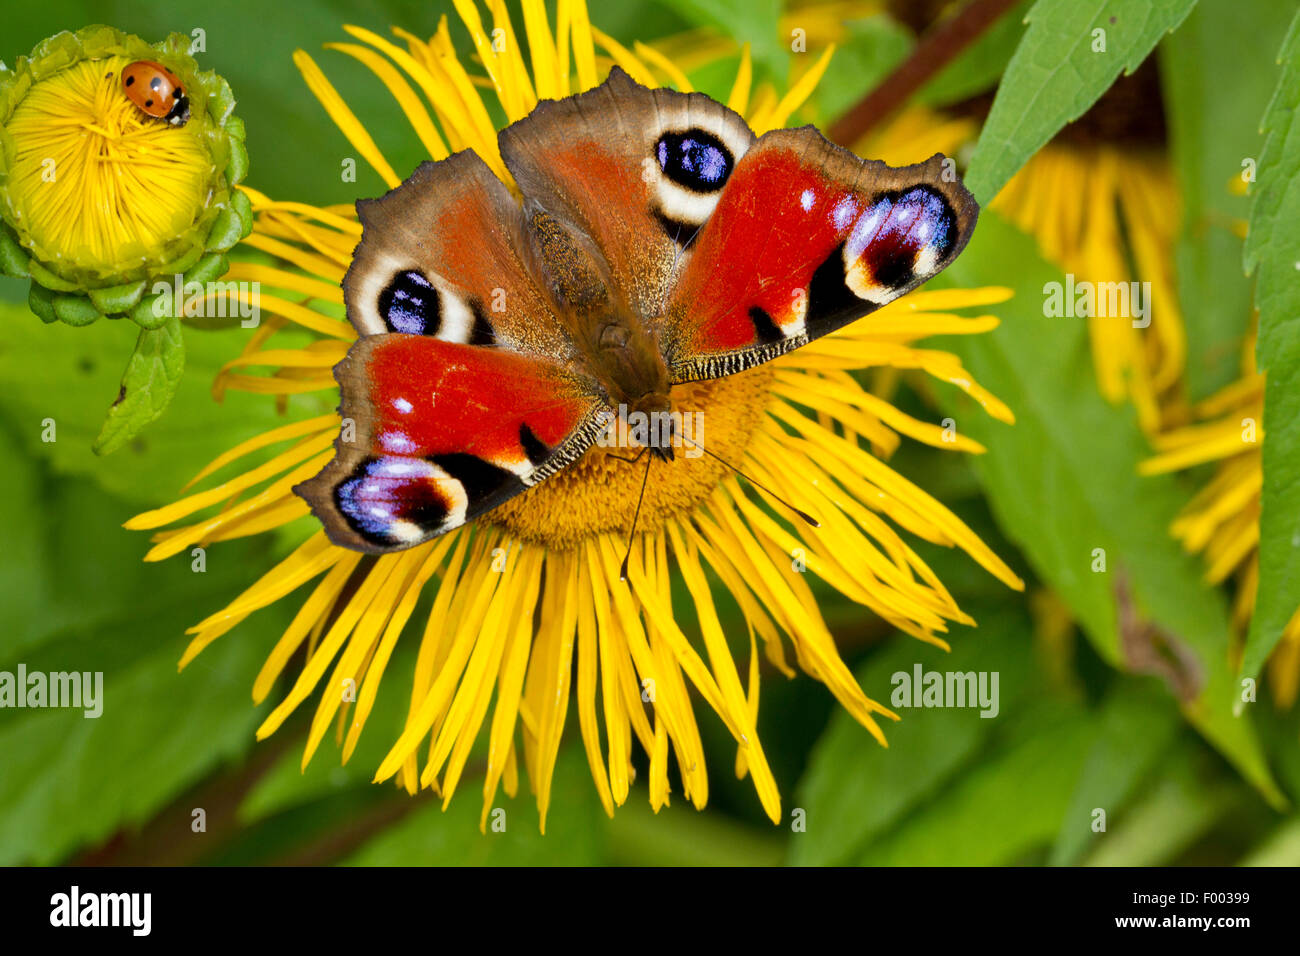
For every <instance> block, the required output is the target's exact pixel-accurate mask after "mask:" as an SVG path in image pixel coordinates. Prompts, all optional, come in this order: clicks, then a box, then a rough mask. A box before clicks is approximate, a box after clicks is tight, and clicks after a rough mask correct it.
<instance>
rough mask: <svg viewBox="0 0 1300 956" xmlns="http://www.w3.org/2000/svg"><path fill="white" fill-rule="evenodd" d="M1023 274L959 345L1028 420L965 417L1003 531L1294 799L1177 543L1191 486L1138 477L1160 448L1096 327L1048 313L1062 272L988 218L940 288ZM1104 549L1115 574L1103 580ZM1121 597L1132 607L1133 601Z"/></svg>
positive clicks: (1114, 641)
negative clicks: (1242, 712) (1117, 379)
mask: <svg viewBox="0 0 1300 956" xmlns="http://www.w3.org/2000/svg"><path fill="white" fill-rule="evenodd" d="M1008 279H1010V280H1012V285H1013V287H1014V291H1015V296H1014V298H1012V299H1011V300H1010V301H1009V302H1006V303H1003V304H1001V305H999V306H997V308H996V312H997V314H998V315H999V316H1000V317H1001V318H1002V325H1001V326H1000V327H999V328H997V329H996V330H994V331H993V332H991V333H989V334H987V335H976V336H969V337H961V338H954V339H950V340H947V341H946V342H945V343H944V344H945V347H947V348H950V349H952V350H953V351H955V352H957V353H958V354H960V355H961V356H962V357H963V359H964V360H965V363H966V367H967V369H968V370H969V371H970V372H971V373H972V375H973V376H974V377H975V378H976V380H978V381H979V382H980V384H981V385H983V386H984V387H985V388H987V389H989V390H990V391H992V392H993V393H994V394H995V395H997V396H998V397H999V398H1001V399H1002V400H1003V401H1004V402H1006V403H1007V404H1008V405H1009V406H1010V407H1011V408H1012V410H1013V411H1014V412H1015V413H1016V424H1015V425H1014V426H1007V425H1003V424H1000V423H998V422H995V421H993V420H991V419H989V418H988V416H986V415H984V414H982V413H981V412H979V411H978V410H976V409H975V408H974V407H973V406H971V405H970V404H969V403H967V407H968V412H966V413H964V414H962V415H961V417H958V418H957V425H958V428H961V429H964V430H966V431H967V432H969V433H970V435H971V437H973V438H975V439H976V440H977V441H980V442H982V443H983V444H984V445H985V446H986V447H987V448H988V453H987V454H985V455H981V456H979V458H977V459H976V460H975V464H976V470H977V473H978V474H979V475H980V479H981V482H982V483H983V485H984V488H985V490H986V491H987V493H988V495H989V499H990V502H991V504H992V507H993V511H994V514H995V515H996V516H997V518H998V522H999V524H1000V525H1001V526H1002V528H1003V530H1004V531H1005V532H1006V534H1007V536H1008V537H1010V538H1011V539H1012V540H1013V541H1015V542H1016V543H1017V544H1018V545H1019V546H1020V548H1021V549H1022V550H1023V551H1024V553H1025V556H1026V557H1027V558H1028V559H1029V562H1030V564H1031V565H1032V566H1033V568H1034V570H1035V571H1036V572H1037V574H1038V575H1039V577H1041V578H1042V579H1043V580H1044V581H1045V582H1046V583H1047V584H1049V585H1050V586H1051V587H1052V588H1053V589H1055V590H1056V591H1057V592H1058V593H1059V594H1060V596H1061V597H1062V598H1063V599H1064V600H1065V601H1066V602H1067V603H1068V604H1069V605H1070V607H1071V609H1072V610H1073V612H1074V614H1075V616H1076V617H1077V619H1078V620H1079V623H1080V624H1081V625H1082V627H1083V630H1084V632H1085V633H1086V634H1087V636H1088V638H1089V639H1090V640H1091V641H1092V643H1093V645H1094V647H1096V648H1097V651H1098V652H1099V653H1100V654H1101V655H1102V657H1103V658H1104V659H1105V660H1106V661H1108V662H1109V663H1110V664H1112V665H1113V666H1117V667H1122V668H1128V667H1131V666H1134V662H1135V657H1134V655H1135V654H1138V655H1143V654H1150V653H1152V652H1154V653H1156V654H1157V655H1159V659H1162V660H1164V661H1165V666H1166V667H1167V668H1169V669H1171V670H1172V672H1173V674H1175V675H1179V678H1178V679H1179V680H1182V681H1185V682H1187V681H1190V683H1189V684H1186V685H1185V686H1187V687H1189V688H1191V687H1199V692H1198V693H1197V694H1196V696H1195V698H1194V699H1191V700H1185V701H1184V704H1183V709H1184V712H1185V713H1186V715H1187V717H1188V719H1189V720H1190V721H1191V722H1192V723H1193V725H1194V726H1196V727H1197V728H1198V729H1199V730H1200V731H1201V733H1203V734H1204V735H1205V736H1206V737H1207V738H1208V739H1209V740H1210V741H1211V743H1213V744H1214V745H1215V746H1216V747H1218V748H1219V749H1220V750H1221V751H1222V752H1223V753H1224V755H1225V756H1227V757H1228V759H1229V760H1230V761H1232V762H1233V763H1234V765H1236V767H1237V769H1238V770H1239V771H1240V772H1241V773H1242V775H1243V776H1245V777H1246V778H1247V779H1248V780H1250V781H1251V783H1253V784H1254V785H1255V786H1256V787H1257V788H1259V790H1260V791H1261V793H1263V794H1264V795H1265V796H1266V797H1267V798H1268V799H1270V800H1271V801H1273V802H1274V803H1275V804H1281V803H1283V802H1284V798H1283V797H1282V795H1281V793H1280V791H1279V790H1278V789H1277V786H1276V784H1275V783H1274V782H1273V778H1272V775H1271V774H1270V772H1269V770H1268V768H1267V766H1266V765H1265V762H1264V759H1263V755H1262V752H1261V749H1260V746H1259V742H1258V740H1257V738H1256V735H1255V732H1254V730H1253V728H1252V727H1251V726H1250V724H1248V723H1247V722H1246V721H1243V720H1240V719H1238V718H1237V717H1236V716H1234V714H1233V703H1234V701H1235V699H1236V693H1237V684H1236V679H1235V675H1234V674H1232V673H1231V672H1230V671H1229V669H1228V664H1227V661H1228V642H1229V633H1230V629H1229V622H1228V614H1227V608H1226V606H1225V601H1224V597H1223V595H1222V594H1221V593H1220V592H1219V591H1217V590H1215V589H1213V588H1210V587H1209V586H1207V585H1206V584H1205V583H1204V582H1203V580H1202V569H1201V566H1200V563H1199V561H1198V560H1197V559H1196V558H1194V557H1193V556H1191V555H1188V554H1185V553H1184V552H1183V551H1182V549H1181V548H1180V547H1179V546H1178V545H1177V544H1176V543H1175V542H1174V540H1173V539H1172V538H1171V537H1170V536H1169V533H1168V528H1169V524H1170V523H1171V522H1172V521H1173V519H1174V517H1175V515H1177V513H1178V511H1179V510H1180V508H1181V507H1182V506H1183V505H1184V504H1185V501H1186V498H1185V495H1184V494H1183V491H1182V488H1181V486H1180V485H1179V484H1178V483H1177V482H1176V480H1175V479H1174V478H1173V477H1171V476H1157V477H1155V478H1141V477H1139V476H1138V473H1137V465H1138V462H1139V461H1140V460H1142V459H1144V458H1146V457H1147V455H1148V454H1149V451H1148V446H1147V444H1146V441H1145V439H1144V438H1143V437H1142V434H1141V433H1140V431H1139V430H1138V427H1137V424H1136V421H1135V419H1134V415H1133V411H1132V409H1131V408H1127V407H1118V406H1113V405H1110V404H1109V403H1107V402H1106V401H1105V400H1103V399H1102V398H1101V396H1100V395H1098V393H1097V389H1096V384H1095V382H1094V379H1093V374H1092V363H1091V360H1090V354H1089V347H1088V340H1087V329H1086V324H1085V322H1083V321H1081V320H1075V319H1067V318H1049V317H1047V316H1045V315H1044V298H1045V295H1046V294H1047V291H1048V288H1049V287H1048V283H1052V282H1057V283H1059V282H1061V281H1062V276H1061V274H1060V273H1059V272H1058V271H1057V270H1056V268H1055V267H1053V266H1050V265H1048V264H1047V263H1045V262H1044V261H1043V260H1042V259H1041V258H1040V257H1039V255H1038V253H1037V251H1036V250H1035V247H1034V243H1033V242H1032V240H1030V239H1029V238H1028V237H1026V236H1024V235H1023V234H1022V233H1020V232H1018V231H1017V230H1015V229H1014V228H1012V227H1011V226H1009V225H1007V224H1006V223H1005V222H1004V221H1003V220H1001V219H999V218H998V217H997V216H996V215H995V214H992V213H990V212H988V211H985V212H983V213H982V214H981V216H980V224H979V227H978V228H977V229H976V231H975V236H974V238H973V240H972V241H971V244H970V246H969V247H968V248H967V249H966V251H965V252H963V253H962V255H961V256H960V257H959V258H958V259H957V261H956V262H955V263H953V265H952V266H950V267H949V268H948V269H947V270H946V271H945V272H944V274H943V276H942V277H941V279H940V280H939V283H938V284H940V285H952V286H957V287H967V288H973V287H978V286H985V285H996V284H1003V283H1007V281H1008ZM1114 321H1123V320H1120V319H1116V320H1114ZM1098 549H1100V550H1098ZM1103 554H1104V559H1105V570H1104V571H1100V570H1098V571H1094V570H1093V569H1094V567H1097V568H1100V567H1101V565H1100V564H1099V563H1098V562H1099V559H1100V558H1101V556H1102V555H1103ZM1120 595H1127V597H1126V602H1127V603H1129V604H1131V607H1124V608H1122V607H1121V604H1120V601H1119V600H1117V596H1120ZM1121 614H1123V615H1124V616H1125V617H1126V618H1135V619H1136V621H1137V622H1139V623H1140V624H1141V625H1142V626H1141V627H1138V628H1135V627H1134V626H1133V622H1132V621H1130V622H1129V623H1128V626H1126V628H1125V630H1124V633H1125V634H1126V635H1127V636H1128V638H1129V641H1128V643H1127V644H1125V645H1124V646H1121V626H1120V618H1121ZM1155 638H1158V640H1156V639H1155ZM1180 661H1181V663H1180ZM1175 683H1177V681H1175Z"/></svg>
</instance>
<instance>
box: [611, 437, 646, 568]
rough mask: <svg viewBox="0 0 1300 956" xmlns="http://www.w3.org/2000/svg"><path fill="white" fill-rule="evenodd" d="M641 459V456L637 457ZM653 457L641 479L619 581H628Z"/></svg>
mask: <svg viewBox="0 0 1300 956" xmlns="http://www.w3.org/2000/svg"><path fill="white" fill-rule="evenodd" d="M637 457H638V458H639V457H641V456H640V455H638V456H637ZM653 460H654V459H653V457H650V458H647V459H646V460H645V474H644V475H643V476H642V478H641V494H639V495H637V499H636V512H635V513H634V514H633V515H632V530H631V531H629V532H628V535H627V553H626V554H624V555H623V567H622V568H621V569H620V570H619V573H618V579H619V580H620V581H626V580H627V564H628V562H629V561H630V560H631V559H632V541H633V539H634V538H635V537H636V524H637V522H638V521H639V520H641V502H642V501H644V500H645V486H646V485H647V484H649V483H650V462H651V461H653Z"/></svg>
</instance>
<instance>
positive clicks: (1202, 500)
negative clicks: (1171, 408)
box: [1140, 335, 1300, 708]
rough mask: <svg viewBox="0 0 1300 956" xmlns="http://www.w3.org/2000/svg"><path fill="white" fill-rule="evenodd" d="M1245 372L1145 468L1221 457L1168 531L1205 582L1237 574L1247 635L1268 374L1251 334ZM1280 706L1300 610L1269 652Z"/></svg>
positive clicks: (1285, 703) (1240, 619) (1287, 692)
mask: <svg viewBox="0 0 1300 956" xmlns="http://www.w3.org/2000/svg"><path fill="white" fill-rule="evenodd" d="M1241 364H1242V376H1241V378H1240V379H1238V380H1237V381H1236V382H1234V383H1232V384H1231V385H1229V386H1227V387H1226V388H1224V389H1222V390H1221V391H1219V392H1217V393H1216V394H1214V395H1211V396H1210V397H1209V398H1207V399H1205V400H1204V401H1203V402H1200V403H1199V404H1198V405H1196V406H1195V407H1194V408H1193V410H1192V411H1193V414H1194V416H1195V418H1196V419H1197V423H1196V424H1192V425H1188V426H1186V427H1183V428H1178V429H1173V430H1171V431H1168V432H1165V433H1163V434H1160V435H1157V436H1155V438H1154V439H1153V443H1154V445H1155V448H1156V451H1157V452H1158V454H1157V455H1155V456H1154V457H1152V458H1150V459H1148V460H1147V461H1145V462H1143V463H1142V464H1141V466H1140V471H1141V472H1142V473H1143V474H1147V475H1155V474H1162V473H1165V472H1171V471H1180V470H1183V469H1186V468H1191V467H1193V466H1195V465H1202V464H1206V463H1210V462H1213V463H1215V466H1216V467H1215V472H1214V477H1213V478H1211V479H1210V481H1209V482H1208V483H1207V484H1206V485H1205V487H1203V488H1202V489H1201V490H1200V491H1199V492H1198V493H1197V494H1196V496H1195V497H1194V498H1193V499H1192V500H1191V501H1190V502H1188V504H1187V506H1186V507H1185V508H1184V509H1183V511H1182V513H1181V514H1180V515H1179V516H1178V518H1177V519H1176V520H1175V521H1174V523H1173V525H1172V526H1171V527H1170V529H1169V530H1170V533H1171V534H1173V536H1174V537H1175V538H1177V539H1178V540H1179V541H1181V542H1182V543H1183V547H1185V548H1186V549H1187V550H1188V551H1189V552H1191V553H1201V554H1203V555H1204V556H1205V560H1206V563H1207V565H1208V567H1207V568H1206V571H1205V580H1206V581H1207V582H1209V583H1210V584H1219V583H1221V582H1223V581H1225V580H1227V578H1228V577H1229V576H1231V575H1233V574H1236V575H1237V593H1236V598H1235V600H1234V602H1233V625H1234V628H1235V630H1236V631H1237V632H1238V634H1239V635H1240V634H1244V633H1245V631H1246V629H1247V628H1248V626H1249V624H1250V619H1251V616H1252V615H1253V614H1254V610H1255V596H1256V593H1257V592H1258V589H1259V516H1260V497H1261V494H1262V491H1263V487H1264V451H1263V442H1264V431H1263V428H1262V423H1263V421H1264V375H1263V374H1261V373H1260V372H1259V371H1258V370H1257V369H1256V367H1255V337H1254V336H1253V335H1251V336H1247V339H1246V342H1245V348H1244V350H1243V352H1242V363H1241ZM1268 666H1269V678H1270V683H1271V684H1272V687H1273V697H1274V700H1275V701H1276V702H1277V704H1278V706H1280V707H1283V708H1287V707H1290V706H1291V705H1292V704H1294V703H1295V700H1296V696H1297V691H1298V690H1300V609H1297V611H1296V613H1295V614H1294V615H1293V616H1292V617H1291V620H1290V621H1289V622H1288V623H1287V626H1286V628H1285V629H1284V630H1283V632H1282V638H1281V640H1280V641H1279V642H1278V645H1277V647H1276V648H1274V650H1273V653H1272V655H1271V656H1270V657H1269V664H1268Z"/></svg>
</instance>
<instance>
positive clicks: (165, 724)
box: [0, 474, 290, 865]
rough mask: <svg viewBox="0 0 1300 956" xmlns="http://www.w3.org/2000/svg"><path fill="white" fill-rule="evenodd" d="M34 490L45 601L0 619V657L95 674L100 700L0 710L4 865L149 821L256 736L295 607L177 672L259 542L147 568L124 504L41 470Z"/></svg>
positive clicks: (53, 858) (37, 565) (35, 546)
mask: <svg viewBox="0 0 1300 956" xmlns="http://www.w3.org/2000/svg"><path fill="white" fill-rule="evenodd" d="M8 487H12V486H11V485H7V486H6V488H8ZM39 493H40V496H41V497H40V499H39V502H38V506H37V513H38V514H39V515H40V521H41V525H42V528H41V533H40V534H39V536H38V538H37V539H36V540H32V541H29V542H27V543H26V544H25V547H24V549H23V552H24V554H25V556H27V557H28V558H29V564H30V569H29V577H28V579H27V583H28V584H29V585H30V586H31V587H32V588H33V590H34V591H35V592H36V593H38V594H39V595H40V596H41V602H40V608H39V610H40V611H41V612H42V613H41V614H40V615H39V616H38V618H37V619H35V620H30V621H29V622H28V627H26V628H24V629H23V630H21V631H16V630H13V629H11V628H9V627H6V628H5V630H4V633H3V635H0V670H3V671H7V672H9V673H11V674H13V673H16V671H17V666H18V665H19V664H20V663H21V664H23V665H25V667H26V670H27V673H28V674H32V673H37V672H41V673H50V672H70V671H77V672H83V673H84V672H90V673H92V674H93V673H95V672H99V673H101V674H102V675H103V676H102V712H101V714H100V716H99V717H86V716H84V714H83V711H82V710H76V709H52V708H47V709H41V710H36V709H16V708H9V707H6V708H3V709H0V754H3V755H4V772H3V773H0V865H14V864H21V863H38V864H49V863H56V862H60V861H62V860H64V859H66V857H67V856H68V854H69V853H72V852H74V851H75V850H77V849H78V848H81V847H84V846H87V845H93V844H95V843H98V842H100V841H103V840H104V839H106V838H108V837H110V836H111V835H113V834H114V833H115V832H117V831H119V830H121V829H123V828H129V827H132V826H134V825H137V824H140V823H142V822H144V821H145V820H147V819H149V818H150V817H151V816H152V815H153V814H154V813H156V812H157V811H158V810H159V809H160V808H161V807H162V806H164V805H165V804H167V803H168V802H169V801H170V800H172V799H174V798H175V797H176V796H177V795H179V794H180V793H181V792H183V791H184V790H185V789H186V788H187V787H189V786H191V785H192V784H193V783H195V782H196V781H197V780H198V779H200V778H201V777H202V776H203V775H204V774H206V773H208V772H210V771H212V770H213V769H215V768H216V767H217V766H219V765H220V763H221V762H222V761H225V760H228V759H231V758H233V757H236V756H238V755H239V754H241V753H243V752H245V751H246V750H247V749H248V748H249V747H251V746H252V744H253V739H254V738H253V728H254V727H255V726H256V723H257V721H258V720H259V717H258V712H257V709H256V708H254V707H253V706H252V705H251V703H250V701H249V691H250V688H251V687H252V681H253V677H254V676H255V674H256V673H257V669H258V667H259V666H260V663H261V661H262V659H263V657H264V656H265V653H266V649H267V647H269V646H270V644H271V643H272V642H273V641H274V638H275V636H276V635H277V634H278V633H279V632H280V631H282V630H283V628H284V626H285V624H286V623H287V620H288V617H289V610H290V609H289V608H288V607H284V608H274V609H268V610H266V611H263V612H260V613H258V614H257V615H254V616H253V617H251V618H250V619H249V620H248V621H246V622H244V623H243V624H241V625H240V626H239V627H238V628H237V629H236V630H235V631H234V632H232V633H231V634H229V635H227V636H226V637H224V638H222V640H221V641H219V642H218V643H217V644H216V645H214V646H213V647H210V648H208V649H207V650H206V651H204V653H203V654H201V655H200V656H199V657H198V658H197V659H196V660H195V661H194V662H193V663H192V664H191V665H190V666H189V667H187V668H186V669H185V671H184V672H183V673H181V674H177V672H176V662H177V661H178V660H179V658H180V654H181V652H182V650H183V649H184V647H185V645H186V643H187V641H188V638H187V637H186V636H185V634H184V629H185V628H186V627H188V626H190V625H191V624H194V623H195V622H196V621H197V620H198V619H199V618H201V617H203V616H204V615H205V614H206V613H208V612H210V611H212V610H215V609H217V608H218V607H220V606H221V604H222V603H223V602H224V601H226V600H229V599H230V598H231V597H232V596H233V595H235V594H236V593H237V592H238V590H239V589H240V587H242V586H243V585H244V584H246V582H247V580H248V569H249V567H256V566H258V565H265V564H266V562H268V561H269V556H268V554H267V548H266V547H265V542H260V543H253V542H231V543H227V544H225V545H222V547H221V548H220V549H219V550H216V551H213V552H212V553H210V554H209V555H208V558H207V562H206V570H205V571H204V572H203V573H195V572H194V571H193V570H192V565H191V563H190V559H189V557H188V555H187V556H185V557H184V558H182V559H178V560H176V561H170V562H165V563H163V564H151V565H145V564H143V563H141V562H140V561H139V554H140V552H141V550H142V548H141V544H142V543H141V542H138V541H136V540H133V538H132V536H130V535H128V534H126V533H125V532H122V531H121V530H120V527H119V525H120V523H121V521H122V518H123V517H124V516H125V515H127V514H129V513H130V511H131V506H130V505H128V504H126V503H124V502H122V501H120V500H117V499H115V498H112V497H110V496H108V495H106V494H104V493H103V492H102V491H100V490H99V489H97V488H96V487H95V486H94V485H93V484H91V483H90V482H88V481H85V480H80V479H74V480H69V479H58V478H51V477H50V476H49V475H48V474H44V475H42V476H41V481H40V483H39ZM11 621H12V622H13V623H14V624H18V623H20V622H21V618H8V617H7V618H6V622H7V623H8V622H11ZM190 836H191V834H190V832H189V831H188V830H186V831H185V832H184V834H183V836H181V837H179V838H182V839H184V838H188V837H190Z"/></svg>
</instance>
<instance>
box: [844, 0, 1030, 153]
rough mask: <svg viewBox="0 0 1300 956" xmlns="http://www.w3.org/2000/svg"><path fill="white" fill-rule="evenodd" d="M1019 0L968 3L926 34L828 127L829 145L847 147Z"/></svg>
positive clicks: (895, 107) (904, 101) (888, 113)
mask: <svg viewBox="0 0 1300 956" xmlns="http://www.w3.org/2000/svg"><path fill="white" fill-rule="evenodd" d="M1017 3H1019V0H971V3H969V4H967V5H966V6H965V7H964V8H963V9H962V11H961V12H960V13H958V14H957V15H956V16H954V17H952V18H950V19H948V20H946V21H944V22H943V23H941V24H940V25H939V26H937V27H935V28H934V29H933V30H931V31H929V32H928V33H926V34H925V35H924V36H923V37H922V38H921V42H920V43H918V44H917V45H916V49H914V50H913V51H912V55H911V56H909V57H908V58H907V59H906V60H904V61H903V62H902V63H901V64H899V66H898V68H897V69H896V70H894V72H893V73H891V74H890V75H889V76H887V77H885V80H884V82H882V83H881V84H880V85H879V86H877V87H876V88H875V89H874V90H872V91H871V92H870V93H868V94H867V95H866V96H864V97H863V98H862V99H861V100H859V101H858V102H857V103H856V104H855V105H854V106H853V107H852V108H851V109H850V110H849V111H848V112H847V113H845V114H844V115H843V116H841V117H840V118H839V119H838V120H836V121H835V122H834V123H832V124H831V127H830V130H829V131H828V133H827V135H828V136H829V137H830V139H831V141H832V142H835V143H839V144H840V145H841V146H851V145H852V144H853V143H856V142H857V141H858V140H860V139H861V138H862V137H863V136H864V135H865V134H866V133H867V132H869V131H870V130H871V129H873V128H874V127H875V126H876V125H877V124H879V123H880V121H881V120H883V119H885V117H887V116H889V115H890V114H891V113H893V112H894V111H895V110H897V109H898V108H899V107H901V106H902V105H903V104H904V103H906V102H907V100H908V99H909V98H910V97H911V96H912V94H913V93H915V92H916V91H917V90H919V89H920V88H921V87H922V86H924V85H925V84H926V83H927V82H928V81H929V80H930V78H931V77H933V76H935V75H936V74H937V73H938V72H939V71H940V70H942V69H943V68H944V67H945V66H947V65H948V64H949V63H950V62H952V61H953V60H954V59H955V58H956V57H957V54H959V53H961V51H962V50H964V49H966V47H968V46H970V45H971V43H973V42H974V41H975V39H976V38H977V37H979V36H980V35H981V34H982V33H984V31H986V30H987V29H988V28H989V27H991V26H992V25H993V24H994V23H996V22H997V20H998V19H999V18H1000V17H1001V16H1002V15H1003V14H1004V13H1006V12H1007V11H1008V10H1010V9H1011V8H1012V7H1014V6H1015V5H1016V4H1017Z"/></svg>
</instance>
